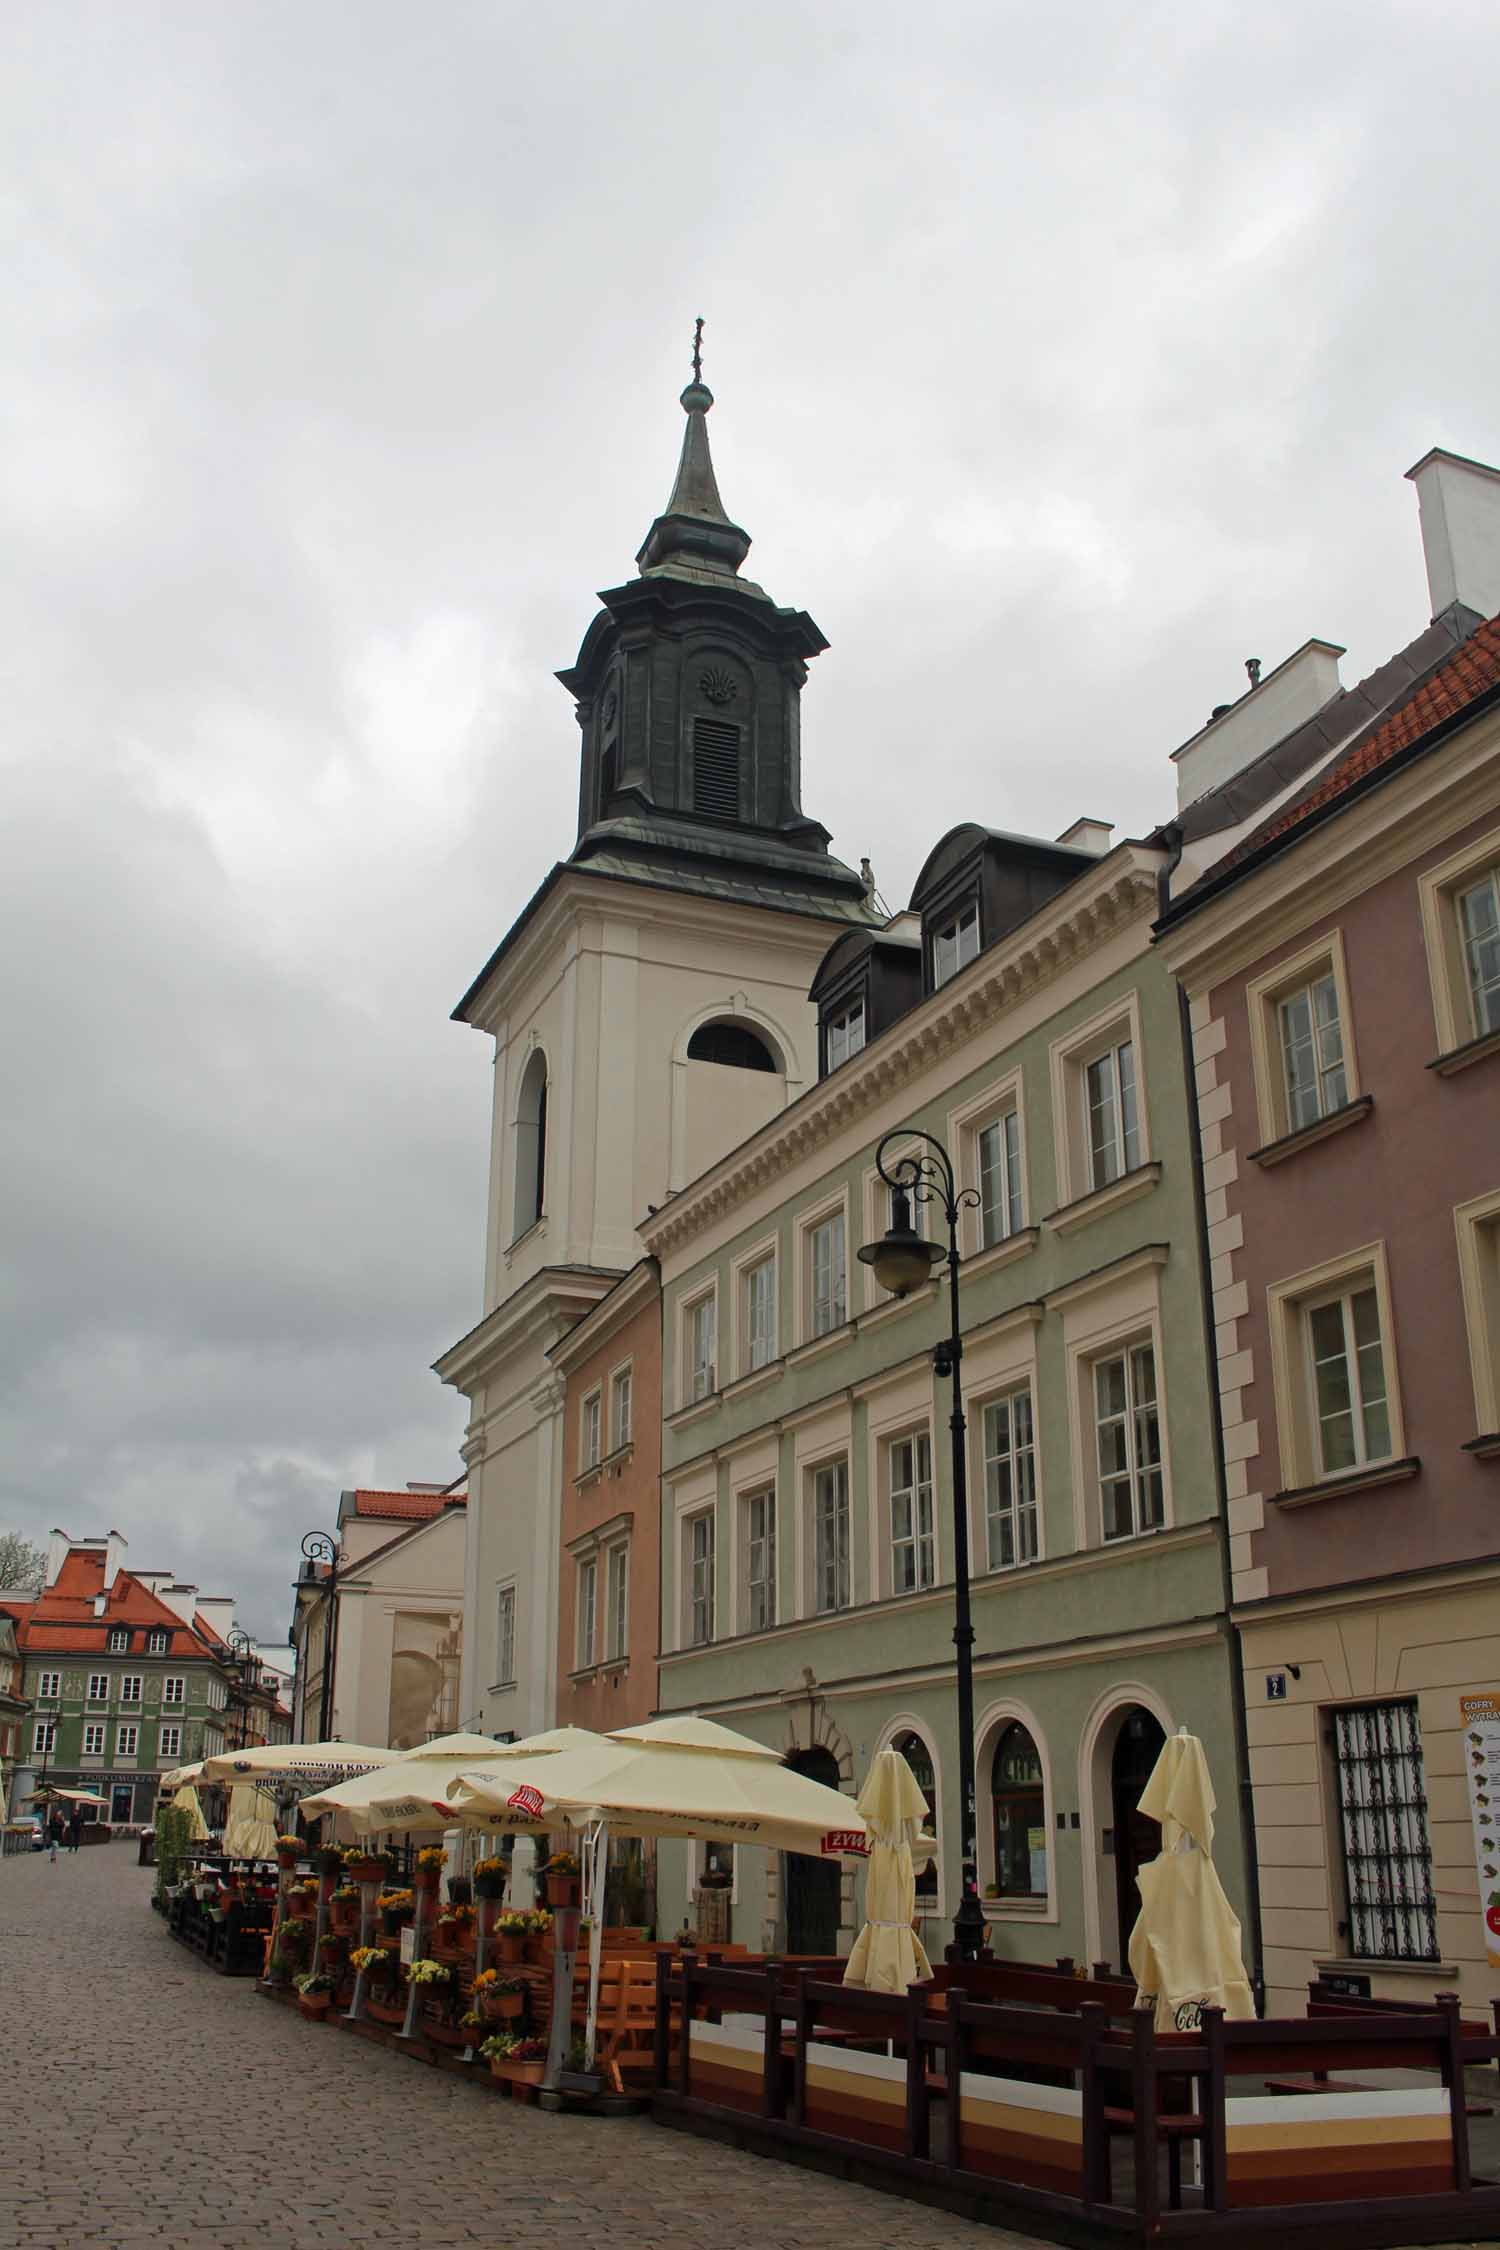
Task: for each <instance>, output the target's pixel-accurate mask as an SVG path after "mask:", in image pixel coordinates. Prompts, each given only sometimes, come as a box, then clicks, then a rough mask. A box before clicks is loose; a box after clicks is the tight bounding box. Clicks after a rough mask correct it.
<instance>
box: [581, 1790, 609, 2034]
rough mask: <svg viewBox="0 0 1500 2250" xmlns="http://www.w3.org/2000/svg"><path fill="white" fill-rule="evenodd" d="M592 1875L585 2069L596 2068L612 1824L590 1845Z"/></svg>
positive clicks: (603, 1827) (603, 1824)
mask: <svg viewBox="0 0 1500 2250" xmlns="http://www.w3.org/2000/svg"><path fill="white" fill-rule="evenodd" d="M587 1848H588V1865H589V1869H590V1876H589V1886H588V1892H589V1916H590V1919H589V2018H588V2029H587V2031H586V2033H585V2036H584V2058H583V2064H584V2068H585V2070H592V2069H593V2067H594V2040H595V2037H596V2035H597V2033H598V2029H599V1957H600V1954H601V1952H602V1950H603V1945H604V1856H605V1853H606V1852H607V1851H608V1849H609V1822H608V1821H607V1820H601V1821H600V1823H599V1826H598V1828H597V1829H596V1830H595V1832H594V1834H593V1836H592V1837H591V1838H590V1839H589V1843H588V1847H587Z"/></svg>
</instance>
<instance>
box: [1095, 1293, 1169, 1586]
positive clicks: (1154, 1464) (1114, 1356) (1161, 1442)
mask: <svg viewBox="0 0 1500 2250" xmlns="http://www.w3.org/2000/svg"><path fill="white" fill-rule="evenodd" d="M1146 1356H1149V1358H1150V1362H1151V1389H1150V1394H1149V1396H1148V1395H1147V1393H1146V1391H1145V1387H1144V1383H1143V1381H1142V1367H1141V1363H1142V1360H1143V1358H1144V1357H1146ZM1114 1366H1119V1367H1120V1368H1121V1369H1122V1371H1123V1379H1124V1380H1123V1389H1124V1405H1123V1407H1122V1409H1121V1410H1120V1412H1119V1413H1115V1412H1113V1411H1109V1412H1106V1410H1105V1406H1104V1402H1103V1400H1102V1398H1101V1396H1100V1392H1099V1381H1100V1377H1101V1375H1102V1374H1103V1371H1104V1369H1105V1368H1106V1367H1114ZM1089 1372H1090V1374H1091V1375H1092V1377H1093V1396H1092V1408H1093V1425H1094V1464H1095V1465H1094V1476H1095V1490H1096V1493H1097V1498H1098V1509H1099V1541H1100V1544H1101V1546H1105V1547H1122V1546H1124V1545H1126V1544H1127V1542H1129V1541H1131V1540H1134V1539H1144V1538H1149V1537H1151V1536H1153V1535H1154V1534H1155V1533H1157V1532H1159V1531H1164V1530H1165V1529H1166V1520H1167V1480H1166V1471H1165V1467H1164V1463H1163V1456H1164V1454H1165V1452H1166V1440H1165V1432H1164V1430H1163V1427H1162V1408H1161V1385H1160V1354H1159V1350H1158V1347H1157V1344H1156V1340H1155V1338H1154V1337H1152V1336H1150V1335H1141V1336H1134V1337H1125V1338H1122V1339H1121V1341H1120V1342H1119V1343H1118V1344H1116V1345H1114V1346H1112V1347H1111V1348H1110V1349H1109V1350H1108V1351H1103V1352H1096V1353H1095V1355H1094V1357H1093V1359H1092V1360H1091V1362H1090V1363H1089ZM1147 1420H1149V1421H1150V1422H1151V1423H1153V1424H1154V1425H1155V1429H1156V1456H1155V1459H1154V1460H1153V1459H1152V1458H1151V1457H1150V1455H1149V1454H1148V1453H1147V1452H1146V1450H1145V1448H1144V1446H1143V1445H1142V1442H1141V1438H1142V1431H1143V1428H1144V1426H1145V1423H1146V1422H1147ZM1116 1423H1119V1424H1120V1426H1121V1428H1122V1429H1123V1432H1124V1438H1125V1470H1124V1480H1125V1485H1126V1489H1127V1491H1128V1494H1129V1499H1130V1522H1129V1526H1128V1528H1127V1529H1125V1530H1124V1531H1113V1532H1112V1531H1110V1530H1109V1529H1108V1528H1107V1525H1106V1521H1105V1501H1104V1488H1105V1485H1106V1483H1115V1482H1117V1481H1118V1479H1117V1477H1116V1476H1115V1475H1113V1474H1111V1475H1110V1476H1109V1477H1106V1474H1105V1467H1104V1459H1103V1433H1104V1430H1105V1428H1106V1426H1108V1427H1111V1428H1113V1426H1114V1425H1115V1424H1116ZM1153 1478H1155V1480H1156V1482H1157V1483H1158V1484H1159V1486H1160V1493H1159V1496H1158V1500H1157V1508H1158V1510H1159V1515H1158V1520H1157V1521H1155V1522H1152V1521H1149V1520H1148V1516H1149V1514H1150V1512H1151V1511H1150V1487H1151V1480H1152V1479H1153Z"/></svg>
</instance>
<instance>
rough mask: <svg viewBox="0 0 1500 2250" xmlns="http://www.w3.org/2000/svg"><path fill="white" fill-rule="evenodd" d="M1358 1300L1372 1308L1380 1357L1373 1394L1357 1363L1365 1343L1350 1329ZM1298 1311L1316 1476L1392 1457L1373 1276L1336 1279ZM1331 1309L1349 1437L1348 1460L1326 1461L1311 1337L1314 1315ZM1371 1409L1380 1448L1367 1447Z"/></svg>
mask: <svg viewBox="0 0 1500 2250" xmlns="http://www.w3.org/2000/svg"><path fill="white" fill-rule="evenodd" d="M1364 1303H1368V1304H1370V1305H1371V1306H1373V1308H1374V1313H1375V1331H1376V1333H1375V1349H1376V1351H1377V1352H1378V1353H1379V1358H1380V1385H1381V1388H1380V1391H1379V1393H1378V1394H1377V1393H1376V1392H1375V1389H1374V1386H1373V1384H1371V1383H1368V1382H1367V1370H1366V1369H1365V1368H1364V1367H1362V1366H1361V1365H1360V1354H1361V1352H1362V1351H1363V1350H1366V1349H1368V1348H1369V1347H1368V1346H1365V1345H1361V1343H1360V1341H1359V1337H1358V1333H1357V1331H1356V1328H1355V1320H1356V1311H1355V1307H1356V1305H1357V1304H1364ZM1301 1310H1302V1316H1303V1344H1304V1350H1305V1353H1306V1360H1305V1364H1304V1367H1303V1375H1304V1378H1305V1380H1306V1381H1307V1383H1308V1384H1309V1386H1310V1397H1309V1411H1310V1413H1311V1416H1312V1423H1311V1427H1312V1433H1313V1441H1314V1444H1313V1451H1314V1458H1315V1459H1316V1461H1317V1464H1318V1473H1319V1476H1320V1477H1336V1476H1352V1475H1354V1474H1355V1473H1356V1472H1357V1471H1358V1470H1360V1469H1369V1468H1373V1467H1375V1466H1376V1465H1377V1464H1378V1463H1380V1462H1382V1461H1393V1460H1394V1459H1395V1455H1394V1454H1393V1453H1392V1451H1391V1449H1390V1443H1389V1440H1390V1434H1391V1433H1390V1406H1389V1403H1388V1398H1387V1394H1386V1389H1385V1338H1384V1336H1383V1335H1382V1334H1381V1332H1380V1298H1379V1296H1378V1294H1377V1293H1376V1289H1375V1282H1374V1277H1373V1276H1370V1277H1368V1278H1366V1277H1364V1276H1362V1275H1358V1274H1356V1275H1355V1276H1354V1277H1353V1279H1352V1280H1350V1281H1347V1282H1344V1283H1341V1284H1339V1285H1338V1286H1336V1287H1334V1288H1333V1289H1327V1290H1322V1291H1320V1292H1318V1293H1317V1294H1316V1295H1315V1296H1313V1297H1311V1298H1307V1299H1304V1300H1303V1303H1302V1307H1301ZM1333 1312H1336V1313H1337V1314H1338V1328H1339V1348H1338V1354H1337V1357H1338V1360H1339V1363H1340V1365H1341V1366H1342V1368H1343V1370H1344V1377H1345V1381H1346V1383H1347V1386H1348V1393H1349V1406H1348V1421H1349V1440H1350V1448H1351V1451H1352V1452H1353V1455H1354V1458H1353V1460H1352V1461H1340V1462H1332V1463H1331V1462H1330V1461H1329V1460H1328V1457H1327V1447H1326V1444H1325V1432H1324V1424H1325V1422H1326V1421H1327V1420H1328V1419H1329V1417H1327V1416H1326V1415H1325V1414H1324V1412H1323V1408H1322V1402H1321V1400H1320V1398H1319V1395H1318V1369H1319V1368H1320V1367H1321V1366H1322V1365H1324V1364H1325V1361H1324V1359H1323V1358H1320V1357H1319V1353H1318V1346H1317V1340H1316V1338H1315V1337H1314V1335H1313V1323H1314V1321H1315V1320H1316V1318H1317V1316H1318V1315H1319V1314H1320V1313H1333ZM1377 1411H1378V1413H1379V1414H1380V1415H1381V1416H1382V1417H1383V1418H1384V1421H1385V1426H1386V1432H1385V1434H1386V1440H1387V1442H1386V1444H1385V1446H1384V1447H1379V1446H1377V1447H1376V1448H1375V1449H1374V1450H1373V1451H1372V1449H1371V1445H1370V1433H1369V1430H1368V1428H1367V1422H1368V1420H1369V1417H1370V1416H1371V1414H1372V1413H1374V1412H1377Z"/></svg>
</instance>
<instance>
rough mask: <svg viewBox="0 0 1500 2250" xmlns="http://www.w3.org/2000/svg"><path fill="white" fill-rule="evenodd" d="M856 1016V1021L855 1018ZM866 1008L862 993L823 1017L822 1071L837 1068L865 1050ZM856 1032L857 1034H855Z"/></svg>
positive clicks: (826, 1073)
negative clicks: (832, 1013)
mask: <svg viewBox="0 0 1500 2250" xmlns="http://www.w3.org/2000/svg"><path fill="white" fill-rule="evenodd" d="M856 1017H857V1018H858V1022H857V1023H856V1021H855V1019H856ZM866 1022H867V1017H866V1010H865V1000H864V995H863V993H861V994H860V996H859V998H858V999H857V1000H849V1001H846V1002H845V1004H844V1006H843V1007H842V1008H840V1009H839V1011H838V1013H837V1014H836V1015H830V1016H825V1017H824V1019H823V1073H824V1076H825V1077H826V1076H827V1075H828V1073H829V1072H830V1071H835V1070H837V1069H838V1068H839V1067H840V1065H841V1064H843V1063H846V1062H853V1060H854V1058H855V1056H856V1055H862V1054H863V1053H864V1051H865V1037H866ZM856 1034H857V1036H856Z"/></svg>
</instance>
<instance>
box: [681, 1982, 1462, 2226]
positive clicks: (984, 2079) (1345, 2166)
mask: <svg viewBox="0 0 1500 2250" xmlns="http://www.w3.org/2000/svg"><path fill="white" fill-rule="evenodd" d="M838 1973H839V1971H838V1967H837V1965H835V1964H827V1965H817V1964H814V1965H813V1966H811V1967H797V1966H794V1965H791V1964H787V1963H784V1962H774V1961H767V1962H765V1963H741V1964H738V1965H734V1964H730V1963H727V1962H725V1963H715V1962H710V1961H701V1960H699V1959H698V1958H697V1957H695V1956H694V1955H692V1954H685V1955H683V1956H682V1957H681V1958H680V1959H674V1958H672V1957H669V1956H665V1955H664V1956H663V1957H661V1958H660V1959H659V1961H658V1964H657V1990H656V2034H655V2050H654V2058H653V2059H654V2080H655V2086H654V2095H653V2110H654V2114H655V2115H656V2117H657V2118H658V2119H659V2120H660V2121H661V2122H662V2123H664V2124H672V2125H679V2126H686V2127H689V2128H692V2129H696V2130H700V2131H711V2132H719V2133H727V2134H729V2135H731V2136H732V2137H733V2138H735V2139H736V2140H738V2141H741V2142H743V2143H746V2144H747V2145H754V2146H759V2147H761V2148H762V2149H765V2150H767V2151H771V2150H779V2151H782V2152H784V2153H786V2154H788V2155H792V2154H795V2153H798V2152H807V2154H808V2155H809V2156H810V2157H811V2158H812V2160H814V2161H818V2162H823V2163H830V2164H834V2165H836V2166H837V2167H838V2168H840V2169H843V2170H846V2171H852V2172H853V2173H855V2174H857V2175H858V2176H861V2177H865V2178H868V2179H870V2180H871V2181H873V2182H878V2183H879V2184H883V2185H887V2186H890V2187H894V2188H897V2189H899V2190H900V2191H901V2192H903V2193H905V2194H908V2195H913V2194H914V2195H918V2196H923V2195H926V2196H930V2197H931V2198H932V2199H933V2200H935V2201H940V2202H942V2203H944V2204H946V2205H948V2206H950V2207H957V2208H961V2209H966V2210H968V2211H970V2212H971V2213H972V2214H973V2215H974V2216H976V2217H982V2218H987V2219H990V2220H994V2221H1006V2222H1010V2223H1012V2224H1017V2225H1022V2226H1025V2227H1027V2228H1029V2230H1030V2231H1032V2232H1034V2233H1038V2234H1043V2235H1048V2236H1051V2237H1054V2238H1056V2239H1059V2240H1062V2241H1076V2242H1080V2243H1082V2242H1090V2243H1099V2242H1102V2241H1106V2240H1113V2241H1118V2242H1122V2243H1155V2242H1178V2243H1184V2244H1187V2243H1197V2242H1210V2241H1221V2240H1227V2239H1228V2238H1229V2237H1231V2236H1237V2237H1239V2238H1240V2239H1241V2240H1244V2241H1247V2242H1257V2243H1265V2242H1271V2241H1275V2240H1277V2239H1278V2238H1279V2237H1281V2236H1283V2235H1306V2234H1310V2233H1312V2232H1314V2231H1315V2232H1316V2236H1317V2240H1318V2250H1335V2246H1339V2245H1343V2244H1345V2243H1347V2244H1348V2245H1350V2250H1366V2246H1369V2245H1379V2244H1417V2243H1437V2242H1451V2241H1453V2240H1455V2239H1462V2240H1464V2241H1469V2242H1473V2241H1491V2240H1500V2180H1492V2179H1489V2178H1481V2177H1476V2176H1475V2172H1474V2168H1473V2165H1472V2163H1471V2157H1470V2145H1469V2118H1468V2104H1467V2101H1466V2098H1465V2088H1464V2071H1465V2069H1466V2068H1469V2069H1473V2068H1474V2067H1475V2066H1476V2065H1484V2064H1494V2063H1495V2062H1496V2061H1497V2060H1500V2007H1497V2010H1496V2015H1497V2021H1496V2022H1495V2023H1493V2024H1490V2025H1486V2024H1484V2023H1476V2022H1474V2021H1465V2020H1464V2019H1463V2018H1462V2017H1461V2016H1460V2013H1459V2006H1458V2001H1457V1999H1456V1998H1455V1997H1452V1996H1445V1997H1443V1998H1441V1999H1440V2000H1439V2001H1438V2002H1437V2004H1436V2005H1435V2006H1433V2007H1432V2008H1422V2009H1413V2010H1410V2011H1409V2012H1406V2013H1402V2014H1392V2015H1389V2016H1387V2015H1382V2014H1379V2013H1373V2014H1363V2013H1362V2014H1360V2015H1358V2016H1350V2017H1347V2018H1346V2017H1343V2016H1329V2017H1321V2016H1320V2017H1317V2018H1314V2019H1311V2020H1307V2021H1303V2020H1300V2019H1282V2020H1270V2021H1266V2022H1228V2021H1226V2020H1225V2018H1224V2016H1223V2014H1222V2012H1221V2011H1220V2010H1218V2009H1213V2008H1206V2009H1205V2010H1204V2011H1203V2022H1202V2026H1201V2029H1200V2030H1198V2031H1196V2032H1187V2033H1181V2032H1174V2033H1158V2032H1157V2031H1156V2030H1155V2028H1154V2025H1153V2022H1152V2019H1151V2016H1150V2014H1149V2012H1147V2011H1144V2010H1138V2009H1135V2008H1134V2007H1133V2006H1130V2005H1129V2004H1128V1997H1127V1996H1128V1995H1129V1988H1128V1987H1125V1986H1122V1985H1119V1984H1117V1983H1101V1984H1097V1985H1095V1986H1094V1990H1096V1991H1097V1992H1098V1993H1099V1994H1100V1998H1099V1999H1097V2000H1091V1999H1090V1997H1089V1993H1090V1985H1091V1980H1089V1979H1086V1978H1081V1977H1076V1976H1072V1975H1068V1976H1063V1975H1060V1974H1059V1975H1054V1974H1053V1973H1052V1972H1032V1971H1025V1970H1019V1969H1017V1970H1016V1971H1014V1972H1009V1973H1008V1972H1007V1971H1006V1970H1005V1969H1004V1968H1002V1967H991V1968H988V1969H986V1970H984V1971H982V1972H980V1981H981V1982H982V1983H983V1985H984V1986H985V1987H987V1988H988V1989H987V1993H986V1996H985V1997H982V1998H977V1997H973V1996H972V1992H973V1987H972V1986H966V1987H965V1988H964V1989H954V1988H953V1987H952V1986H951V1985H950V1986H948V1988H947V1989H941V1988H940V1987H941V1983H942V1980H943V1978H944V1975H945V1972H939V1979H938V1980H937V1981H935V1983H934V1985H931V1986H926V1985H918V1986H914V1987H913V1988H912V1989H911V1990H910V1991H909V1992H908V1993H905V1994H901V1995H896V1996H889V1995H885V1994H878V1993H869V1992H863V1991H859V1990H856V1989H854V1988H851V1987H846V1986H845V1985H843V1984H841V1983H839V1982H837V1981H836V1978H837V1975H838ZM956 1973H958V1974H962V1972H956ZM1007 1987H1010V1988H1011V1989H1012V1990H1014V1991H1015V1993H1016V1994H1017V1997H1016V1998H1014V1999H1011V1998H1009V1997H1007V1996H1006V1992H1007ZM996 1991H998V1992H999V1993H1000V1995H1001V1997H999V1998H995V1997H992V1996H990V1995H992V1994H993V1993H995V1992H996ZM1351 2070H1358V2071H1364V2072H1369V2071H1381V2072H1387V2071H1395V2072H1407V2073H1410V2072H1423V2073H1426V2074H1429V2076H1428V2082H1427V2083H1426V2084H1422V2085H1418V2086H1407V2087H1395V2088H1389V2087H1381V2088H1371V2087H1367V2086H1359V2085H1349V2084H1348V2083H1347V2081H1346V2080H1345V2078H1344V2074H1345V2073H1347V2072H1349V2071H1351ZM1277 2074H1282V2075H1283V2076H1285V2075H1286V2074H1294V2078H1295V2085H1294V2087H1293V2089H1292V2090H1290V2091H1282V2092H1274V2091H1272V2090H1270V2088H1269V2087H1268V2086H1267V2084H1266V2081H1267V2077H1268V2075H1269V2076H1270V2077H1272V2078H1273V2079H1274V2078H1275V2077H1276V2075H1277ZM1323 2079H1326V2080H1327V2081H1328V2083H1327V2086H1326V2088H1324V2087H1323V2086H1322V2085H1321V2084H1320V2081H1321V2080H1323ZM1304 2087H1307V2088H1308V2089H1309V2090H1307V2091H1302V2090H1301V2089H1302V2088H1304ZM955 2089H957V2099H956V2100H955V2099H954V2090H955ZM1163 2170H1165V2172H1166V2181H1165V2190H1166V2192H1165V2194H1164V2193H1163V2179H1162V2174H1163Z"/></svg>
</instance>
